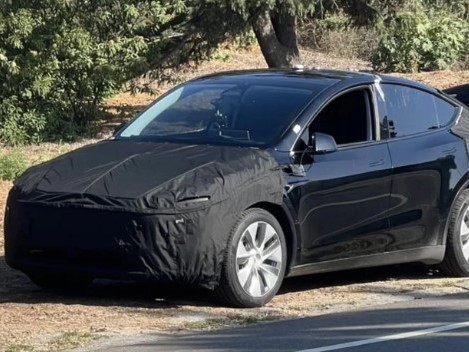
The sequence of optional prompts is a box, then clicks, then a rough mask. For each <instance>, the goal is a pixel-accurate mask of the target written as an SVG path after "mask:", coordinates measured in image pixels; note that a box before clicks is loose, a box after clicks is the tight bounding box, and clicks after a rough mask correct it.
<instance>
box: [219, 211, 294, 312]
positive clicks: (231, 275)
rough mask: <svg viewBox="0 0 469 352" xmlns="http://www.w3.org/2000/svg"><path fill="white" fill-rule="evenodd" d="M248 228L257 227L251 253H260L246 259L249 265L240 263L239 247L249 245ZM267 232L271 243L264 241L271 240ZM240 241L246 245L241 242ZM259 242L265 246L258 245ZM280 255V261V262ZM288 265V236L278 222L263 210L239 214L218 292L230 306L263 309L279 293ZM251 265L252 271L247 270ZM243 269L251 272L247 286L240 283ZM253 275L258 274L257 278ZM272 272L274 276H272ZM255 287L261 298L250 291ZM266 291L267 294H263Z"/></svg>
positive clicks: (230, 240) (232, 232)
mask: <svg viewBox="0 0 469 352" xmlns="http://www.w3.org/2000/svg"><path fill="white" fill-rule="evenodd" d="M269 225H270V227H269ZM249 226H257V227H256V235H255V236H254V237H255V241H256V242H257V244H256V247H255V248H254V247H253V248H252V249H251V251H252V252H255V251H256V250H258V251H257V252H255V253H257V255H256V254H255V255H252V256H251V257H250V258H249V260H247V259H246V263H242V264H239V263H238V264H237V259H236V256H237V251H238V246H243V248H244V249H246V246H248V245H249V244H248V243H247V242H246V238H247V237H246V236H247V234H248V232H247V229H248V227H249ZM272 228H273V232H272ZM266 229H268V230H266ZM267 231H271V232H270V234H271V236H272V237H270V239H269V240H265V238H267V237H268V236H267V235H266V233H267ZM262 233H263V234H262ZM272 233H273V234H272ZM261 238H262V239H261ZM240 241H243V242H241V243H240ZM260 242H262V244H259V243H260ZM257 245H259V247H257ZM260 247H262V248H260ZM272 249H273V250H272ZM270 252H272V254H269V257H264V254H266V255H267V253H270ZM246 253H247V252H246ZM259 253H260V254H259ZM280 253H281V254H280ZM280 256H281V259H280V260H278V258H279V257H280ZM272 258H273V259H272ZM243 260H244V259H243ZM286 263H287V245H286V241H285V235H284V233H283V231H282V227H281V226H280V224H279V222H278V221H277V219H276V218H275V217H274V216H273V215H272V214H270V213H268V212H267V211H265V210H263V209H257V208H252V209H248V210H246V211H244V212H243V213H241V214H240V216H239V218H238V220H237V222H236V224H235V225H234V226H233V229H232V230H231V233H230V236H229V239H228V245H227V248H226V251H225V261H224V264H223V269H222V270H223V271H222V277H221V280H220V284H219V286H218V287H217V289H216V291H215V293H216V295H217V296H218V297H219V298H220V299H221V300H222V301H223V303H225V304H228V305H230V306H234V307H240V308H252V307H261V306H263V305H265V304H266V303H267V302H269V301H270V300H271V299H272V298H273V297H274V296H275V294H276V293H277V291H278V290H279V288H280V286H281V284H282V281H283V277H284V275H285V268H286ZM248 265H250V268H251V269H249V268H248V267H247V266H248ZM256 268H257V269H256ZM266 268H267V269H268V270H266ZM241 270H245V272H250V274H249V277H250V280H249V277H248V279H247V280H246V282H245V285H244V287H243V285H242V284H241V282H240V280H241V279H239V278H238V272H240V271H241ZM253 273H257V275H255V274H253ZM270 273H274V274H272V275H271V274H270ZM277 274H278V276H277ZM268 276H270V279H268V278H267V277H268ZM275 276H277V279H275ZM256 280H257V281H256ZM275 280H276V281H275ZM249 282H250V283H251V284H249ZM256 282H257V283H259V287H258V286H257V285H256V284H255V283H256ZM273 282H275V284H273ZM269 286H270V287H269ZM253 287H254V288H259V290H260V295H252V294H250V293H249V292H248V290H249V289H251V288H253ZM264 290H265V292H262V291H264Z"/></svg>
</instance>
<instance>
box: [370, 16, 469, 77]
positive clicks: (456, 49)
mask: <svg viewBox="0 0 469 352" xmlns="http://www.w3.org/2000/svg"><path fill="white" fill-rule="evenodd" d="M468 30H469V25H468V23H467V22H466V21H464V20H462V19H460V18H459V17H457V16H455V15H453V14H451V13H448V12H446V11H427V12H424V11H419V12H417V13H415V12H404V13H400V14H398V15H396V17H395V18H393V19H391V20H390V22H389V23H388V24H387V25H386V31H385V32H384V34H383V35H382V37H381V39H380V41H379V44H378V47H377V49H376V51H375V53H374V54H373V56H372V64H373V67H374V69H376V70H379V71H385V72H391V71H397V72H417V71H431V70H441V69H446V68H448V67H449V66H451V65H452V64H453V63H455V62H456V61H457V60H458V59H459V58H460V57H461V56H462V55H463V54H464V51H465V45H466V43H465V41H466V37H467V35H468V33H469V31H468Z"/></svg>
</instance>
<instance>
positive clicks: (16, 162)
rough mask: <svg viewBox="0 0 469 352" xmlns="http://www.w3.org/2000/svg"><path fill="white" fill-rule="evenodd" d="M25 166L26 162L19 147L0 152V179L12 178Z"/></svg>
mask: <svg viewBox="0 0 469 352" xmlns="http://www.w3.org/2000/svg"><path fill="white" fill-rule="evenodd" d="M27 167H28V162H27V161H26V159H25V157H24V155H23V154H22V153H21V151H20V150H19V149H15V150H13V151H11V152H6V153H4V152H1V153H0V180H2V181H10V180H14V179H15V178H16V177H17V176H18V175H20V174H21V173H22V172H23V171H24V170H26V168H27Z"/></svg>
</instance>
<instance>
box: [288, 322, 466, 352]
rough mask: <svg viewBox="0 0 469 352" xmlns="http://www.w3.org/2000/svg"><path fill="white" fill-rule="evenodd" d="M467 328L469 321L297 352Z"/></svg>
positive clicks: (321, 351)
mask: <svg viewBox="0 0 469 352" xmlns="http://www.w3.org/2000/svg"><path fill="white" fill-rule="evenodd" d="M467 327H469V321H466V322H462V323H457V324H451V325H443V326H439V327H436V328H430V329H424V330H416V331H410V332H404V333H401V334H395V335H388V336H382V337H376V338H374V339H368V340H360V341H354V342H347V343H341V344H338V345H332V346H325V347H318V348H312V349H309V350H301V351H297V352H325V351H336V350H340V349H343V348H350V347H357V346H363V345H370V344H373V343H380V342H386V341H393V340H402V339H408V338H412V337H417V336H423V335H429V334H434V333H436V332H442V331H449V330H456V329H462V328H467Z"/></svg>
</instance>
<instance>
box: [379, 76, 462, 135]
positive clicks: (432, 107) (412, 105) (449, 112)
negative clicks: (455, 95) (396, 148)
mask: <svg viewBox="0 0 469 352" xmlns="http://www.w3.org/2000/svg"><path fill="white" fill-rule="evenodd" d="M381 91H382V92H381V93H383V94H377V98H378V110H379V115H380V130H381V138H382V139H386V138H395V137H403V136H408V135H412V134H416V133H421V132H426V131H429V130H432V129H435V128H439V127H441V126H444V125H446V124H448V123H449V122H450V121H451V119H452V117H453V116H454V114H455V112H456V108H455V107H454V106H453V105H451V104H449V103H447V102H446V101H444V100H442V99H440V98H438V97H436V96H434V95H433V94H430V93H427V92H424V91H421V90H419V89H415V88H410V87H406V86H400V85H393V84H382V85H381Z"/></svg>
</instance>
